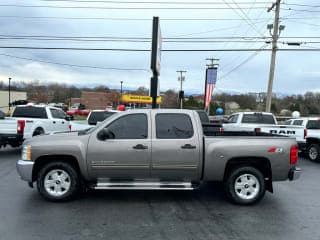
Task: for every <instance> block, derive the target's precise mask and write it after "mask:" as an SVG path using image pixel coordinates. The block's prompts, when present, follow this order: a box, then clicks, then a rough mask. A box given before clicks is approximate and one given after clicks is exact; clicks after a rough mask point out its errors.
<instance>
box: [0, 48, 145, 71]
mask: <svg viewBox="0 0 320 240" xmlns="http://www.w3.org/2000/svg"><path fill="white" fill-rule="evenodd" d="M0 55H1V56H5V57H10V58H16V59H21V60H27V61H33V62H42V63H49V64H55V65H61V66H68V67H78V68H94V69H103V70H119V71H145V72H149V70H148V69H143V68H116V67H97V66H89V65H77V64H69V63H59V62H52V61H45V60H40V59H37V60H35V59H32V58H26V57H18V56H14V55H10V54H5V53H0Z"/></svg>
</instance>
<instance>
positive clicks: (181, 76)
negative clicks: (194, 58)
mask: <svg viewBox="0 0 320 240" xmlns="http://www.w3.org/2000/svg"><path fill="white" fill-rule="evenodd" d="M186 72H187V71H185V70H179V71H177V73H180V77H178V81H179V82H180V92H179V99H180V108H181V109H182V108H183V98H184V92H183V90H182V83H183V82H184V80H185V77H184V76H183V74H184V73H186Z"/></svg>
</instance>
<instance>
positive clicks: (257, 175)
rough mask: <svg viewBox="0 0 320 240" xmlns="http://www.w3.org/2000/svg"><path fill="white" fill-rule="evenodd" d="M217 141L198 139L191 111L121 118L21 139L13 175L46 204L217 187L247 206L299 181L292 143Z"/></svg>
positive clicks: (200, 135)
mask: <svg viewBox="0 0 320 240" xmlns="http://www.w3.org/2000/svg"><path fill="white" fill-rule="evenodd" d="M242 134H243V132H242ZM216 135H217V136H210V137H208V136H204V135H203V131H202V126H201V121H200V118H199V115H198V114H197V112H196V111H192V110H135V111H126V112H120V113H117V114H114V115H113V116H111V117H110V118H108V119H107V120H105V121H104V122H102V124H100V125H99V126H96V127H95V128H92V129H89V130H84V131H79V132H73V133H60V134H54V135H50V136H37V137H34V138H32V139H29V140H27V141H25V143H24V145H23V149H22V158H21V160H19V161H18V162H17V170H18V172H19V174H20V176H21V178H22V179H23V180H25V181H27V182H28V183H29V185H30V186H31V187H32V186H33V182H37V189H38V191H39V193H40V194H41V195H42V196H43V197H44V198H45V199H47V200H51V201H61V200H67V199H70V198H72V197H74V196H75V195H76V194H77V193H78V192H79V191H80V190H81V189H86V188H93V189H140V190H147V189H159V190H192V189H195V188H197V187H198V186H199V185H200V184H201V183H203V182H207V181H221V182H223V184H224V187H225V191H226V195H227V196H228V197H229V198H230V199H231V200H233V201H234V202H235V203H238V204H244V205H245V204H252V203H255V202H257V201H259V200H260V199H261V198H262V197H263V196H264V194H265V191H266V190H269V191H270V192H273V189H272V181H284V180H287V179H289V180H294V179H296V178H298V177H299V174H300V169H298V168H296V162H297V158H298V157H297V153H298V148H297V144H296V141H295V139H293V138H288V137H275V136H265V137H261V136H241V134H239V136H235V135H230V133H228V135H229V136H224V134H223V133H217V134H216ZM84 187H85V188H84Z"/></svg>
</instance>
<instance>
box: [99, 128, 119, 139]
mask: <svg viewBox="0 0 320 240" xmlns="http://www.w3.org/2000/svg"><path fill="white" fill-rule="evenodd" d="M97 137H98V139H99V140H101V141H105V140H107V139H114V137H115V136H114V134H113V133H112V132H111V131H110V130H109V129H107V128H104V129H102V130H101V131H100V132H98V134H97Z"/></svg>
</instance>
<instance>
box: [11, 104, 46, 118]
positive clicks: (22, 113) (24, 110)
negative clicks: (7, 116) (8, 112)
mask: <svg viewBox="0 0 320 240" xmlns="http://www.w3.org/2000/svg"><path fill="white" fill-rule="evenodd" d="M12 117H17V118H44V119H47V118H48V116H47V112H46V109H45V108H44V107H34V106H23V107H16V108H15V110H14V111H13V114H12Z"/></svg>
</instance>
